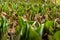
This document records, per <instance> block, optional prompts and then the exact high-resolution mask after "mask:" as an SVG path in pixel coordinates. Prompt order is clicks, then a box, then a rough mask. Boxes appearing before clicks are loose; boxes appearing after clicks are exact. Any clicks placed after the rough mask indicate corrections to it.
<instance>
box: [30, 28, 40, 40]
mask: <svg viewBox="0 0 60 40" xmlns="http://www.w3.org/2000/svg"><path fill="white" fill-rule="evenodd" d="M29 40H41V38H40V36H39V34H38V33H37V32H36V31H35V30H33V29H32V28H30V32H29Z"/></svg>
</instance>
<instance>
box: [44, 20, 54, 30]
mask: <svg viewBox="0 0 60 40" xmlns="http://www.w3.org/2000/svg"><path fill="white" fill-rule="evenodd" d="M53 25H54V22H53V21H46V23H45V28H46V29H49V27H50V26H51V27H53Z"/></svg>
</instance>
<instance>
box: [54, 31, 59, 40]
mask: <svg viewBox="0 0 60 40" xmlns="http://www.w3.org/2000/svg"><path fill="white" fill-rule="evenodd" d="M54 39H55V40H60V31H57V32H56V33H55V34H54Z"/></svg>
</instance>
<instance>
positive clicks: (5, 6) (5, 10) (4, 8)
mask: <svg viewBox="0 0 60 40" xmlns="http://www.w3.org/2000/svg"><path fill="white" fill-rule="evenodd" d="M2 9H3V11H4V12H8V11H9V9H8V3H7V2H5V4H4V5H3V8H2Z"/></svg>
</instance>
